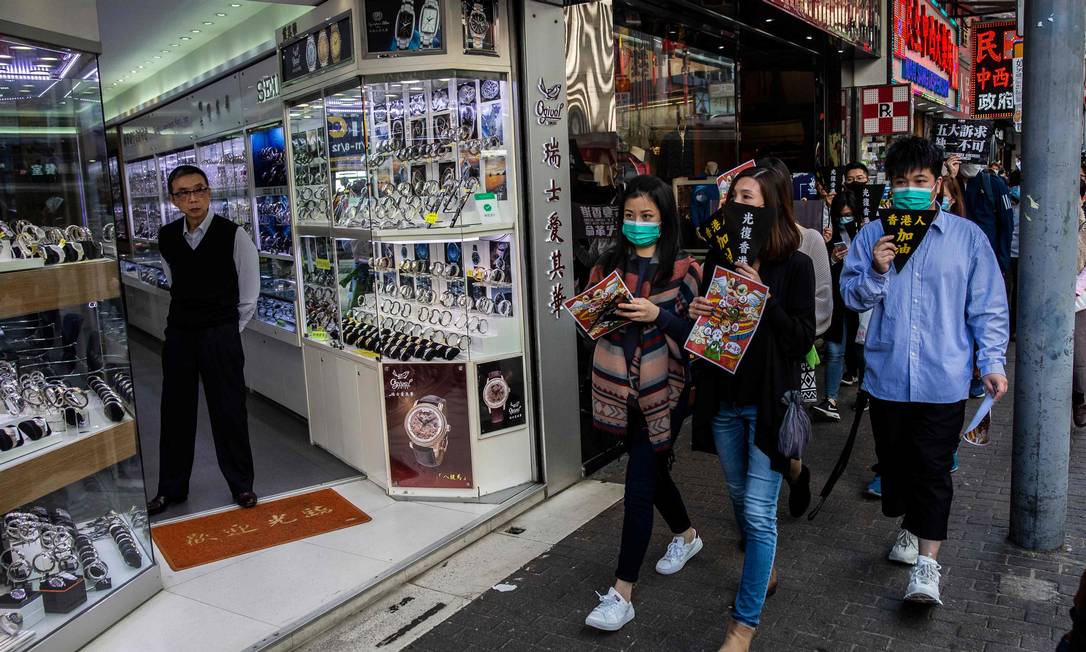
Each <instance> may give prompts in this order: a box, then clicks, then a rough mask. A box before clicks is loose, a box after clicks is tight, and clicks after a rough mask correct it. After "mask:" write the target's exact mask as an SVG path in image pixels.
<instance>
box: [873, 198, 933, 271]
mask: <svg viewBox="0 0 1086 652" xmlns="http://www.w3.org/2000/svg"><path fill="white" fill-rule="evenodd" d="M936 215H938V211H903V210H898V209H896V208H883V209H880V210H879V219H880V220H882V232H883V233H885V234H886V235H891V236H894V240H893V242H894V245H895V246H897V255H895V256H894V267H895V268H896V269H897V272H898V274H900V273H901V270H902V269H904V268H905V263H907V262H909V258H911V257H912V255H913V254H914V253H916V250H917V249H919V248H920V243H921V242H923V241H924V236H925V235H927V234H928V229H930V228H931V223H932V222H933V221H935V216H936Z"/></svg>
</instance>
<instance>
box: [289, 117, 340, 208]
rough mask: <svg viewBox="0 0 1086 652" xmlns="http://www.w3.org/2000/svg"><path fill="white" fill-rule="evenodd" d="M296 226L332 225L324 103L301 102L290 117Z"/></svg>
mask: <svg viewBox="0 0 1086 652" xmlns="http://www.w3.org/2000/svg"><path fill="white" fill-rule="evenodd" d="M287 115H288V119H289V124H288V128H289V129H290V150H291V161H292V170H291V172H292V177H293V190H294V194H293V201H292V204H291V205H292V206H293V208H294V218H295V219H294V221H295V223H296V224H299V225H301V224H317V225H320V224H323V225H330V224H331V218H330V215H329V211H328V208H329V201H328V200H329V194H328V151H327V143H325V137H324V134H325V123H324V102H323V100H322V99H321V98H319V97H317V98H313V99H311V100H309V101H307V102H300V103H298V104H296V105H294V106H292V107H290V111H289V113H288V114H287Z"/></svg>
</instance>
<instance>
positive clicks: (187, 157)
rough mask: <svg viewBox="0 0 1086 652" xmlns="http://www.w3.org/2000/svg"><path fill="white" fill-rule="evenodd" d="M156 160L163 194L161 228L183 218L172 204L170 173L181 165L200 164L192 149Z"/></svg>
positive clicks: (172, 153)
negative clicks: (169, 182)
mask: <svg viewBox="0 0 1086 652" xmlns="http://www.w3.org/2000/svg"><path fill="white" fill-rule="evenodd" d="M156 158H157V159H158V174H159V187H160V188H161V193H162V198H161V200H160V201H161V202H162V224H161V225H160V226H162V225H165V224H169V223H170V222H173V221H174V220H178V219H180V218H181V217H182V214H181V211H180V210H178V209H177V207H176V206H174V205H173V203H171V202H170V186H169V184H168V183H167V181H168V179H169V177H170V172H172V171H173V170H174V168H176V167H177V166H179V165H198V163H197V162H196V161H197V159H196V150H194V149H193V148H191V147H186V148H184V149H179V150H176V151H173V152H167V153H165V154H160V155H158V156H157V157H156ZM208 176H210V175H208ZM212 207H214V202H212ZM156 237H157V236H156Z"/></svg>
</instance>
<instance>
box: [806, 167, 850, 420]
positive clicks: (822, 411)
mask: <svg viewBox="0 0 1086 652" xmlns="http://www.w3.org/2000/svg"><path fill="white" fill-rule="evenodd" d="M861 211H862V209H861V207H860V198H859V197H857V196H856V194H855V193H854V192H852V190H849V189H846V190H842V191H841V192H839V193H837V196H836V197H834V198H833V205H832V206H831V207H830V220H831V224H832V226H833V238H832V239H831V242H829V243H827V244H826V247H827V249H828V250H829V257H830V272H831V275H832V276H831V278H832V289H833V311H832V315H831V321H830V326H829V329H828V330H827V331H826V333H825V335H823V338H822V339H823V340H824V341H825V343H826V366H825V372H824V373H825V377H824V381H823V385H824V387H825V392H826V394H825V398H824V399H822V401H820V402H819V403H818V404H816V405H815V406H814V407H813V408H812V409H813V410H814V413H815V415H816V416H817V417H818V418H820V419H822V420H826V421H840V420H841V413H840V411H839V410H838V409H837V393H838V392H839V391H840V389H841V378H842V377H843V375H844V372H845V343H846V342H847V340H848V334H849V330H850V329H849V324H850V323H851V322H853V321H855V319H856V313H854V312H852V311H851V310H849V309H848V308H846V307H845V304H844V301H843V300H842V299H841V285H840V283H841V269H842V268H843V267H844V260H845V256H846V255H847V254H848V250H849V247H850V246H851V245H852V241H853V239H855V237H856V232H857V223H856V218H857V216H859V215H860V213H861ZM853 337H855V330H854V329H853Z"/></svg>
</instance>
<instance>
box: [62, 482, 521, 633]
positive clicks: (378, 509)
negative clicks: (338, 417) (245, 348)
mask: <svg viewBox="0 0 1086 652" xmlns="http://www.w3.org/2000/svg"><path fill="white" fill-rule="evenodd" d="M332 488H333V489H335V490H336V491H338V492H339V493H340V494H341V495H342V496H343V497H344V498H347V499H348V500H350V501H351V502H352V503H354V504H355V505H357V506H358V507H359V508H360V509H362V510H363V511H364V512H366V513H367V514H369V515H370V517H372V519H373V520H372V521H370V522H369V523H365V524H363V525H358V526H355V527H352V528H347V529H343V530H337V531H335V532H329V533H326V534H322V535H319V536H316V537H310V538H308V539H305V540H303V541H295V542H293V543H288V544H285V545H281V546H276V547H274V548H269V549H267V550H261V551H257V552H253V553H249V554H247V555H242V556H239V557H233V558H230V559H224V560H222V561H218V562H215V563H211V564H205V565H203V566H198V567H196V568H193V569H189V570H185V571H180V572H174V571H172V570H170V568H169V566H168V565H166V564H165V563H164V562H163V561H162V560H161V557H160V556H159V557H158V559H159V560H160V564H161V569H162V576H163V584H164V586H165V591H163V592H161V593H159V594H158V595H156V596H155V597H154V598H153V599H151V600H150V601H148V602H147V603H145V604H143V605H142V606H140V607H139V608H138V609H136V610H135V611H134V612H132V613H131V614H129V615H128V616H127V617H126V618H124V619H123V620H121V621H120V622H119V623H117V624H116V625H114V626H113V627H112V628H110V629H109V630H108V631H106V632H105V633H104V634H102V635H101V636H100V637H98V638H97V639H95V640H94V641H93V642H91V643H90V645H88V646H87V647H85V648H84V649H85V650H88V651H91V652H107V651H108V652H117V651H119V650H139V651H140V652H157V651H158V650H163V651H165V650H170V651H171V652H172V651H173V650H177V649H179V648H178V647H177V645H178V643H179V641H184V648H185V649H190V650H199V651H200V652H218V651H220V650H221V651H223V652H232V651H236V650H242V649H245V648H248V647H250V646H252V645H254V644H256V643H258V642H259V641H261V639H263V638H265V637H266V636H268V635H270V634H272V633H274V632H275V631H278V630H279V629H280V628H282V627H284V626H286V625H289V624H291V623H295V622H296V621H298V620H300V619H302V618H305V617H306V616H309V615H310V614H312V613H313V612H314V611H315V610H318V609H320V608H322V607H323V606H325V605H327V604H330V603H332V602H334V601H337V600H338V599H341V598H343V597H346V596H347V595H350V594H354V593H358V592H359V591H361V590H363V589H364V588H365V587H367V586H368V585H371V584H373V583H375V582H376V581H377V580H378V579H379V578H380V577H383V576H384V575H385V574H387V573H389V572H391V571H392V570H393V568H394V567H395V566H398V565H400V563H401V562H402V561H403V560H405V559H407V558H409V557H411V556H412V555H414V554H415V553H418V552H420V551H422V550H423V549H425V548H427V547H429V546H432V545H434V544H435V543H437V542H438V541H440V540H441V539H444V538H445V537H447V536H449V535H451V534H453V533H455V532H456V531H458V530H460V529H461V528H464V527H466V526H468V525H469V524H471V523H473V522H475V521H477V520H479V519H480V518H482V517H485V516H486V515H487V514H489V513H492V512H496V511H497V510H498V509H500V506H499V505H477V504H458V503H419V502H406V501H396V500H392V499H391V498H389V497H388V496H387V495H385V493H384V492H383V491H382V490H381V489H380V488H379V487H377V486H375V485H374V484H372V483H371V482H369V481H366V480H356V481H351V482H347V483H343V484H339V485H333V487H332Z"/></svg>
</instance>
